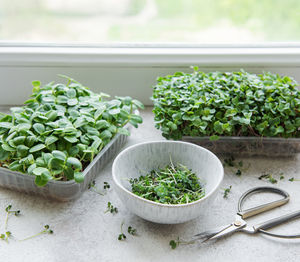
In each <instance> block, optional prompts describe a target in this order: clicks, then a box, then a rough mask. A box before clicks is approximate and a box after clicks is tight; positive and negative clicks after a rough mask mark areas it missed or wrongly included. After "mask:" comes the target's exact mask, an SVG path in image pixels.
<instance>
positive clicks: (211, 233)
mask: <svg viewBox="0 0 300 262" xmlns="http://www.w3.org/2000/svg"><path fill="white" fill-rule="evenodd" d="M231 225H232V224H229V225H226V226H221V227H217V228H214V229H210V230H207V231H204V232H201V233H199V234H196V235H194V236H193V240H202V242H205V241H206V240H208V239H209V238H211V237H213V236H214V235H216V234H218V233H220V232H221V231H223V230H225V229H227V228H228V227H231Z"/></svg>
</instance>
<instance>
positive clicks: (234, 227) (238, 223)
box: [205, 215, 247, 241]
mask: <svg viewBox="0 0 300 262" xmlns="http://www.w3.org/2000/svg"><path fill="white" fill-rule="evenodd" d="M246 226H247V223H246V221H244V220H243V219H242V217H241V216H240V215H237V216H236V219H235V221H234V222H233V223H232V224H231V225H230V226H229V227H227V228H224V230H222V231H220V232H219V233H217V234H215V235H213V236H211V237H210V238H208V239H206V240H205V241H207V240H212V239H217V238H220V237H224V236H227V235H229V234H232V233H234V232H237V231H240V230H241V229H242V228H244V227H246Z"/></svg>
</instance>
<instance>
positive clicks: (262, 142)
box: [182, 136, 300, 157]
mask: <svg viewBox="0 0 300 262" xmlns="http://www.w3.org/2000/svg"><path fill="white" fill-rule="evenodd" d="M182 140H183V141H186V142H191V143H194V144H197V145H199V146H202V147H205V148H207V149H208V150H210V151H212V152H214V153H216V154H220V155H225V154H226V155H228V154H231V155H240V156H255V155H258V156H271V157H277V156H293V155H295V154H298V153H300V138H274V137H220V138H219V139H218V140H215V141H211V140H210V139H209V137H191V136H184V137H183V138H182Z"/></svg>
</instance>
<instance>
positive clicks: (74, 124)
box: [0, 78, 143, 186]
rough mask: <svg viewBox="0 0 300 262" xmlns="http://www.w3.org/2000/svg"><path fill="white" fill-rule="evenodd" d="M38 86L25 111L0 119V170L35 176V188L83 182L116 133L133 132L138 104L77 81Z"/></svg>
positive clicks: (137, 121)
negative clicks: (50, 183) (128, 126)
mask: <svg viewBox="0 0 300 262" xmlns="http://www.w3.org/2000/svg"><path fill="white" fill-rule="evenodd" d="M67 80H68V83H67V84H55V83H53V82H51V83H49V84H46V85H44V86H42V85H41V83H40V82H39V81H33V83H32V84H33V93H32V96H31V98H30V99H29V100H27V101H26V102H25V105H24V106H23V107H13V108H11V115H6V114H3V113H1V114H0V166H2V167H5V168H9V169H10V170H12V171H19V172H22V173H28V174H30V175H33V176H35V183H36V185H38V186H45V185H46V184H47V182H48V181H49V180H56V181H68V180H73V179H74V180H75V181H76V182H82V181H83V179H84V174H83V172H82V171H83V170H84V168H85V167H86V166H87V165H88V164H89V163H90V162H91V161H93V159H94V157H95V156H96V155H97V154H98V153H99V152H100V151H101V150H102V149H103V148H104V147H105V146H106V145H107V144H108V143H109V142H110V141H111V139H112V138H113V137H114V136H115V135H116V134H117V133H120V134H124V135H129V132H128V130H127V129H126V128H124V126H125V125H126V124H127V123H130V124H131V125H133V126H135V127H137V126H138V124H140V123H142V118H141V117H140V116H139V115H136V114H135V111H136V110H137V109H138V108H143V105H142V103H140V102H139V101H137V100H135V99H132V98H131V97H128V96H127V97H115V99H113V100H110V101H108V100H106V97H108V95H106V94H103V93H100V94H96V93H94V92H92V91H90V90H89V89H87V88H86V87H84V86H83V85H81V84H80V83H78V82H77V81H75V80H73V79H71V78H67Z"/></svg>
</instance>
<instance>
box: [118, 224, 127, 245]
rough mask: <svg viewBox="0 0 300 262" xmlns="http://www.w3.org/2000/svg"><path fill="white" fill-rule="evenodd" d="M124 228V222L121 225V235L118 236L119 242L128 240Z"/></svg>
mask: <svg viewBox="0 0 300 262" xmlns="http://www.w3.org/2000/svg"><path fill="white" fill-rule="evenodd" d="M123 226H124V222H122V223H121V233H120V234H119V236H118V240H120V241H121V240H125V239H126V235H125V234H124V233H123Z"/></svg>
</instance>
